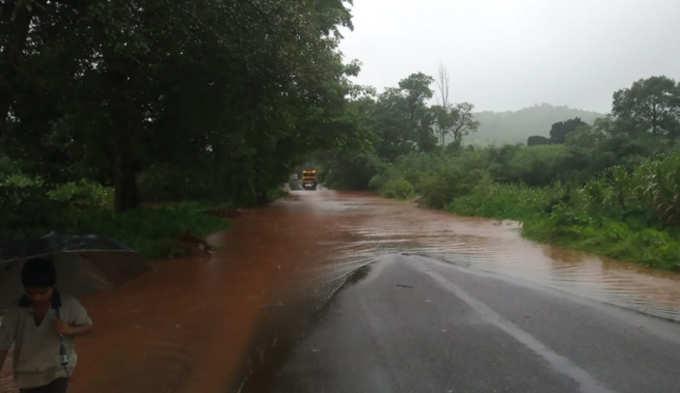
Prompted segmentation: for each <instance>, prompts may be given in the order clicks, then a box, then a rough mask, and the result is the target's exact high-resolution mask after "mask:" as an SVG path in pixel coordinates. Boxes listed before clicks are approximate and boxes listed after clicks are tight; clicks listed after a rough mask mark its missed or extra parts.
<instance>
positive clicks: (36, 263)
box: [0, 258, 92, 393]
mask: <svg viewBox="0 0 680 393" xmlns="http://www.w3.org/2000/svg"><path fill="white" fill-rule="evenodd" d="M21 281H22V284H23V286H24V292H25V293H24V295H23V296H22V297H21V299H20V300H19V302H18V303H17V305H16V306H15V307H13V308H12V309H10V310H9V312H8V313H7V315H5V317H4V319H3V320H2V325H0V367H1V365H2V364H4V362H5V358H6V357H7V354H8V351H9V349H10V347H11V346H12V345H14V352H13V361H14V362H13V363H14V370H13V374H14V381H15V382H16V384H17V386H18V387H19V389H20V391H21V392H22V393H65V392H66V391H67V389H68V380H69V377H70V376H71V374H72V373H73V370H74V369H75V367H76V364H77V362H78V356H77V354H76V351H75V344H74V337H76V336H82V335H85V334H87V333H89V332H90V331H91V330H92V320H91V319H90V317H89V315H88V314H87V311H86V310H85V308H84V307H83V306H82V305H81V304H80V303H79V302H78V300H76V299H75V298H74V297H72V296H68V295H65V294H61V293H59V291H58V290H57V287H56V283H57V275H56V269H55V267H54V263H53V262H52V261H51V260H50V259H47V258H34V259H30V260H28V261H26V263H25V264H24V266H23V268H22V270H21Z"/></svg>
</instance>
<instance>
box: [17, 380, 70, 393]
mask: <svg viewBox="0 0 680 393" xmlns="http://www.w3.org/2000/svg"><path fill="white" fill-rule="evenodd" d="M66 389H68V378H59V379H55V380H54V381H52V383H50V384H49V385H45V386H40V387H37V388H30V389H21V393H66Z"/></svg>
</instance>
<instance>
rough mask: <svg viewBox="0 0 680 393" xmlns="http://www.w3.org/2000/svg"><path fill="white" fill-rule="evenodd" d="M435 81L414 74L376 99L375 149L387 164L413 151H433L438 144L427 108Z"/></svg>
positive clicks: (430, 113)
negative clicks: (376, 140) (431, 86)
mask: <svg viewBox="0 0 680 393" xmlns="http://www.w3.org/2000/svg"><path fill="white" fill-rule="evenodd" d="M433 81H434V79H432V77H430V76H428V75H425V74H423V73H420V72H419V73H414V74H411V75H409V76H408V77H407V78H404V79H402V80H401V81H399V87H395V88H388V89H386V90H385V92H383V93H382V94H381V95H380V97H379V98H378V102H377V105H376V110H375V118H374V119H375V120H374V121H375V123H374V127H373V128H374V132H375V133H376V135H377V137H378V142H377V145H376V150H377V152H378V154H379V155H380V156H381V157H383V158H385V159H387V160H388V161H391V160H394V159H395V158H396V157H398V156H400V155H402V154H406V153H409V152H412V151H432V150H433V149H434V148H435V147H436V144H437V138H436V137H435V135H434V132H433V122H434V114H433V113H432V111H431V110H430V108H429V107H428V106H427V100H428V99H430V98H432V95H433V91H432V89H430V85H431V84H432V82H433Z"/></svg>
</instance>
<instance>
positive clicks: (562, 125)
mask: <svg viewBox="0 0 680 393" xmlns="http://www.w3.org/2000/svg"><path fill="white" fill-rule="evenodd" d="M584 126H588V124H586V123H584V122H583V121H582V120H581V119H580V118H578V117H575V118H573V119H569V120H567V121H558V122H557V123H553V125H552V127H551V128H550V143H554V144H561V143H564V142H565V141H566V140H567V135H569V133H571V132H573V131H575V130H576V129H578V128H579V127H584Z"/></svg>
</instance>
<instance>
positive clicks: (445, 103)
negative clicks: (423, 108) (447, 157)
mask: <svg viewBox="0 0 680 393" xmlns="http://www.w3.org/2000/svg"><path fill="white" fill-rule="evenodd" d="M450 79H451V78H450V77H449V72H448V71H447V69H446V68H445V67H444V65H443V64H440V65H439V70H438V73H437V89H438V90H439V101H440V106H433V107H432V110H433V112H434V116H435V124H436V125H437V129H438V131H439V144H440V145H441V146H442V148H443V147H444V145H445V144H446V135H447V134H448V133H449V132H450V131H451V127H452V126H453V124H454V123H455V121H456V115H454V112H452V111H451V102H450V101H449V96H450V94H451V86H450Z"/></svg>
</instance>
